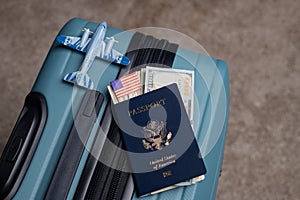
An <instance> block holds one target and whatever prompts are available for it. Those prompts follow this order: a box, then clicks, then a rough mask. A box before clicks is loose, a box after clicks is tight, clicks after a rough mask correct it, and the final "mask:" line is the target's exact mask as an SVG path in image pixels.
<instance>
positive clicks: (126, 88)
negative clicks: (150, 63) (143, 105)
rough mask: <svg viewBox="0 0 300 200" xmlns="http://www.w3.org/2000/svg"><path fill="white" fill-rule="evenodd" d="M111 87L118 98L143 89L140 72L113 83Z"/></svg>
mask: <svg viewBox="0 0 300 200" xmlns="http://www.w3.org/2000/svg"><path fill="white" fill-rule="evenodd" d="M110 85H111V86H112V88H113V90H114V92H115V94H116V96H117V98H120V97H123V96H126V95H129V94H132V93H134V92H136V91H138V90H141V88H142V86H141V81H140V78H139V74H138V72H133V73H130V74H127V75H126V76H122V77H121V78H119V79H117V80H114V81H112V82H111V83H110Z"/></svg>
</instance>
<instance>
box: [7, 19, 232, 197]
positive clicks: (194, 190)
mask: <svg viewBox="0 0 300 200" xmlns="http://www.w3.org/2000/svg"><path fill="white" fill-rule="evenodd" d="M85 27H86V28H90V29H91V30H95V29H96V27H97V24H96V23H92V22H89V21H86V20H84V19H79V18H74V19H71V20H70V21H69V22H67V23H66V24H65V26H64V27H63V28H62V29H61V31H60V32H59V34H58V35H60V34H62V35H74V36H79V35H81V30H82V29H83V28H85ZM133 34H134V33H133V32H127V31H122V30H119V29H116V28H111V27H108V30H107V35H106V36H113V35H114V36H115V37H117V38H116V39H117V40H118V41H120V42H119V43H117V44H116V46H115V48H116V49H117V50H118V51H120V52H122V53H126V50H127V47H128V45H129V43H130V40H131V38H132V36H133ZM83 58H84V54H82V53H80V52H76V51H74V50H72V49H69V48H66V47H63V46H61V45H59V44H58V43H57V42H55V41H54V43H53V45H52V46H51V49H50V51H49V53H48V55H47V58H46V59H45V62H44V64H43V66H42V68H41V70H40V73H39V75H38V77H37V79H36V81H35V83H34V86H33V87H32V91H33V92H37V93H40V94H42V95H43V96H44V97H45V99H46V104H47V108H48V116H47V121H46V124H45V127H44V130H43V133H42V135H41V137H40V140H39V143H38V146H37V148H36V151H35V153H34V156H33V158H32V160H31V162H30V165H29V167H28V169H27V171H26V174H25V176H24V178H23V180H22V182H21V184H20V187H19V188H18V190H17V192H16V194H15V195H14V197H13V198H14V199H20V200H21V199H22V200H23V199H43V198H44V196H45V194H46V192H47V188H48V185H49V183H50V181H51V178H52V176H53V173H54V170H55V168H56V165H57V162H58V160H59V157H60V155H61V153H62V150H63V147H64V144H65V142H66V139H67V137H68V133H69V130H70V128H71V126H72V120H73V117H74V113H76V111H77V109H78V106H79V104H80V101H81V99H82V98H83V95H84V92H85V91H84V89H82V88H77V87H73V86H72V85H70V84H66V83H65V82H63V77H64V76H65V74H67V73H69V72H72V71H77V70H78V68H79V67H80V65H81V62H82V60H83ZM173 68H175V69H191V70H195V97H196V98H197V99H198V104H197V106H195V109H196V111H197V113H199V114H198V116H197V117H196V118H194V130H195V136H196V138H197V141H198V144H199V147H200V150H201V152H202V154H203V151H205V153H204V162H205V165H206V168H207V174H206V176H205V180H204V181H202V182H200V183H197V184H194V185H192V186H188V187H180V188H177V189H173V190H170V191H166V192H163V193H160V194H157V195H152V196H147V197H143V198H137V197H136V195H133V199H136V200H137V199H151V200H154V199H157V200H167V199H172V200H175V199H205V200H206V199H208V200H212V199H215V195H216V190H217V185H218V180H219V175H220V171H221V166H222V159H223V153H224V144H225V138H226V129H227V122H228V113H229V79H228V68H227V64H226V62H224V61H222V60H218V59H214V58H211V57H209V56H205V55H201V54H197V53H195V52H191V51H189V50H186V49H183V48H180V47H179V48H178V50H177V52H176V56H175V60H174V62H173ZM119 70H120V66H118V65H115V64H107V62H105V61H102V60H100V59H96V60H95V61H94V63H93V66H92V67H91V69H90V71H89V74H90V76H91V78H92V79H93V78H98V79H99V77H100V79H99V83H98V84H97V85H98V86H97V90H98V91H100V92H101V93H103V94H104V97H105V98H104V103H103V104H102V107H101V109H100V113H99V115H98V121H100V120H101V118H102V116H103V113H104V109H105V107H106V105H107V102H108V101H109V95H108V92H107V88H106V86H107V85H108V84H109V82H110V81H112V80H114V79H115V78H116V77H117V75H118V72H119ZM219 113H222V114H221V115H222V116H221V117H220V116H219ZM220 120H221V121H222V122H223V123H221V125H220V124H219V125H216V124H218V123H219V121H220ZM216 126H218V128H214V127H216ZM96 129H97V123H96V124H95V127H94V128H93V131H92V133H91V135H90V138H89V141H88V144H87V149H86V150H85V152H84V153H83V155H82V158H81V161H80V164H79V167H78V168H77V171H76V175H75V177H74V180H73V183H72V186H71V188H70V190H69V194H68V199H72V197H73V195H74V193H75V190H76V187H77V185H78V182H79V178H80V175H81V173H82V170H83V167H84V164H85V162H86V160H87V157H88V154H89V152H88V148H89V147H90V146H91V144H92V141H93V138H94V137H95V134H96ZM215 129H217V130H215ZM216 132H217V133H216Z"/></svg>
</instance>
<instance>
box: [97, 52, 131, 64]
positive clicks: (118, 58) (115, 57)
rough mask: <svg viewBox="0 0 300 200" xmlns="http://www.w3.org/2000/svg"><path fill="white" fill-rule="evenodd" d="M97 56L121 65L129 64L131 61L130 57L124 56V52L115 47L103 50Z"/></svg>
mask: <svg viewBox="0 0 300 200" xmlns="http://www.w3.org/2000/svg"><path fill="white" fill-rule="evenodd" d="M97 57H99V58H101V59H103V60H107V61H110V62H114V63H118V64H121V65H128V64H129V63H130V60H129V58H127V57H126V56H124V55H123V54H122V53H120V52H118V51H117V50H115V49H111V51H110V52H105V51H104V52H103V51H101V52H100V55H99V56H97Z"/></svg>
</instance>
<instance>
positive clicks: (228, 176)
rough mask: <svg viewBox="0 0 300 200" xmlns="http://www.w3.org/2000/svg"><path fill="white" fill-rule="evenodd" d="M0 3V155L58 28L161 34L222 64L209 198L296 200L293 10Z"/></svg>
mask: <svg viewBox="0 0 300 200" xmlns="http://www.w3.org/2000/svg"><path fill="white" fill-rule="evenodd" d="M0 2H1V4H0V30H1V31H0V52H1V54H0V56H1V64H0V81H1V83H0V90H1V98H0V113H1V115H0V152H2V150H3V148H4V145H5V143H6V141H7V139H8V136H9V134H10V132H11V130H12V128H13V125H14V123H15V122H16V119H17V117H18V114H19V112H20V110H21V108H22V105H23V102H24V98H25V96H26V94H27V93H28V92H29V91H30V89H31V87H32V85H33V83H34V80H35V79H36V76H37V74H38V72H39V70H40V68H41V66H42V64H43V60H44V59H45V57H46V55H47V52H48V50H49V48H50V45H51V43H52V42H53V40H54V38H55V36H56V34H57V33H58V31H59V30H60V28H61V27H62V26H63V24H64V23H65V22H66V21H67V20H69V19H70V18H73V17H81V18H85V19H88V20H91V21H95V22H100V21H103V20H105V21H107V23H108V25H109V26H113V27H118V28H121V29H132V28H138V27H145V26H155V27H165V28H170V29H174V30H177V31H180V32H182V33H184V34H186V35H188V36H190V37H192V38H194V39H195V40H196V41H198V42H199V43H200V44H201V45H203V46H204V48H205V49H206V50H207V51H208V52H209V54H210V55H212V56H214V57H216V58H220V59H223V60H226V61H227V62H228V65H229V75H230V87H231V88H230V89H231V102H230V104H231V105H230V106H231V107H230V118H229V126H228V132H227V141H226V147H225V157H224V161H223V173H222V176H221V178H220V182H219V186H218V192H217V199H218V200H225V199H226V200H232V199H238V200H240V199H255V200H258V199H263V200H267V199H270V200H276V199H280V200H281V199H288V200H291V199H300V190H299V188H300V173H299V172H300V159H299V155H300V125H299V124H300V57H299V55H300V12H299V10H300V3H299V1H296V0H295V1H293V0H286V1H269V0H267V1H259V0H253V1H241V0H232V1H215V0H213V1H211V0H206V1H196V0H195V1H174V0H170V1H157V0H149V1H146V0H127V1H114V0H109V1H108V0H87V1H79V0H73V1H69V2H66V1H40V0H27V1H16V0H9V1H8V0H6V1H4V0H1V1H0ZM0 170H1V169H0Z"/></svg>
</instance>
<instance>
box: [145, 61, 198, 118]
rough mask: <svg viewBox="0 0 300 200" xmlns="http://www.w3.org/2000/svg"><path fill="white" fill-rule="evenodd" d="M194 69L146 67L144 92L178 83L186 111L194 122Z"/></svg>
mask: <svg viewBox="0 0 300 200" xmlns="http://www.w3.org/2000/svg"><path fill="white" fill-rule="evenodd" d="M194 82H195V81H194V71H192V70H181V69H169V68H157V67H150V66H147V67H146V72H145V86H144V93H147V92H150V91H152V90H156V89H158V88H161V87H163V86H166V85H170V84H172V83H176V84H177V86H178V89H179V92H180V94H181V97H182V100H183V103H184V106H185V109H186V112H187V114H188V116H189V118H190V120H191V124H192V123H193V110H194V95H193V92H194Z"/></svg>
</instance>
